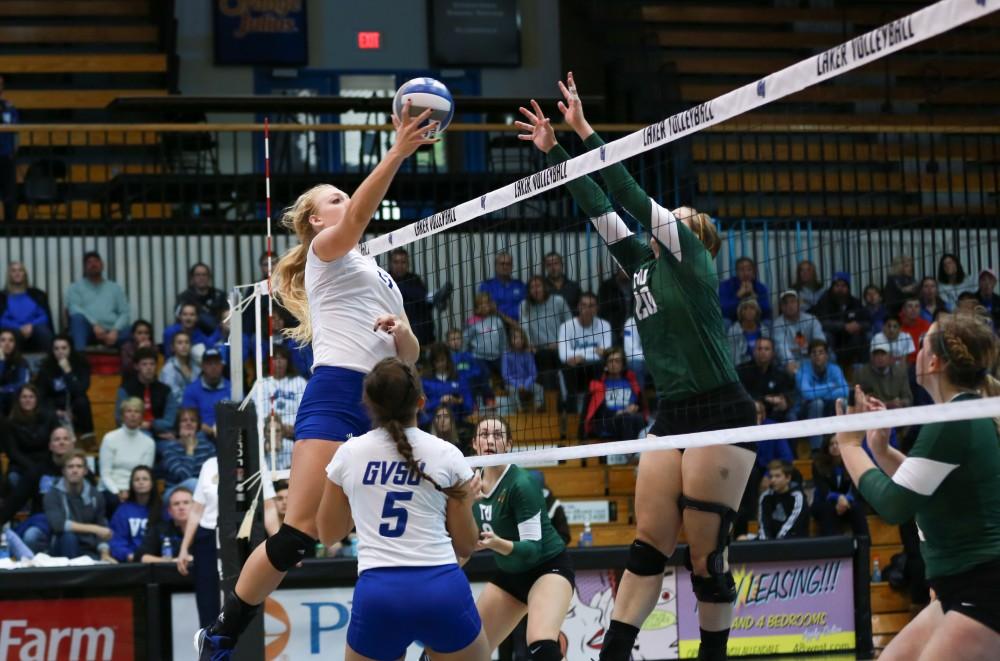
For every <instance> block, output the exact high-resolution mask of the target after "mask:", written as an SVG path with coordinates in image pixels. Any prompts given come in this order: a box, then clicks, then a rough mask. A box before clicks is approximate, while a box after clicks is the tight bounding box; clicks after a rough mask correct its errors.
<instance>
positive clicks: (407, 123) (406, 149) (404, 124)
mask: <svg viewBox="0 0 1000 661" xmlns="http://www.w3.org/2000/svg"><path fill="white" fill-rule="evenodd" d="M430 116H431V109H430V108H427V109H426V110H424V111H423V112H422V113H420V114H419V115H417V116H416V117H411V116H410V101H409V100H407V101H406V102H405V103H404V104H403V116H402V117H397V116H396V115H393V116H392V124H393V126H395V127H396V142H395V143H394V144H393V145H392V149H394V150H396V151H397V152H398V153H399V154H401V155H402V156H403V158H407V157H408V156H411V155H412V154H413V152H415V151H417V150H418V149H419V148H420V147H423V146H424V145H433V144H434V143H435V142H440V141H441V138H429V137H427V136H428V135H434V132H435V131H436V130H437V127H438V125H439V124H440V122H437V121H431V122H428V123H427V124H424V122H426V121H427V120H428V119H429V118H430Z"/></svg>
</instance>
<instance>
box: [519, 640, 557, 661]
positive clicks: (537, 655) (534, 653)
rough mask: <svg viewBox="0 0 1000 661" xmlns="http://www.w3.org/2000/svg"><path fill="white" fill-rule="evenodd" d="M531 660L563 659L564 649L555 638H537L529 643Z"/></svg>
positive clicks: (548, 660) (551, 660)
mask: <svg viewBox="0 0 1000 661" xmlns="http://www.w3.org/2000/svg"><path fill="white" fill-rule="evenodd" d="M528 653H529V654H530V655H531V661H562V658H563V654H562V649H561V648H560V647H559V643H558V642H557V641H555V640H536V641H535V642H533V643H528Z"/></svg>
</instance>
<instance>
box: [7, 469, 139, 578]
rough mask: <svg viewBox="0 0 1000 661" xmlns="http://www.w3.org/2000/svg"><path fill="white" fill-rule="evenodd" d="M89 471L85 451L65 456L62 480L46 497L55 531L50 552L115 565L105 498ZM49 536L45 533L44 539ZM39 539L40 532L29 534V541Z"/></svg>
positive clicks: (48, 514)
mask: <svg viewBox="0 0 1000 661" xmlns="http://www.w3.org/2000/svg"><path fill="white" fill-rule="evenodd" d="M87 472H88V471H87V458H86V455H84V453H83V451H81V450H70V451H69V452H67V453H66V454H65V455H64V456H63V467H62V478H61V479H60V480H59V481H58V482H56V483H55V485H54V486H53V487H52V488H51V489H49V492H48V493H47V494H45V518H46V521H47V523H48V526H49V528H50V529H51V531H52V541H51V544H50V545H49V550H50V552H51V554H52V555H54V556H56V557H65V558H76V557H79V556H81V555H86V556H89V557H91V558H93V559H94V560H104V561H106V562H113V560H112V558H111V551H110V547H109V545H108V542H109V541H110V540H111V537H112V532H111V528H109V527H108V519H107V515H106V514H105V502H104V496H103V494H101V492H100V490H99V489H98V488H97V487H96V486H95V485H93V484H91V483H90V482H89V481H88V479H87ZM126 493H127V492H126ZM36 530H37V529H36ZM47 536H48V535H47V534H46V533H44V532H43V534H42V537H43V538H45V537H47ZM37 538H38V535H37V534H36V533H32V532H30V531H29V532H28V533H26V534H25V541H26V542H27V541H29V540H32V541H35V540H37Z"/></svg>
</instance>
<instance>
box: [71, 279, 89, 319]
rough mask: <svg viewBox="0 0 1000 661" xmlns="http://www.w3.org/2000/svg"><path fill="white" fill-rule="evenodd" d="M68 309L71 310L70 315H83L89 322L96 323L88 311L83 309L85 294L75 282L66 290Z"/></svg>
mask: <svg viewBox="0 0 1000 661" xmlns="http://www.w3.org/2000/svg"><path fill="white" fill-rule="evenodd" d="M66 309H67V310H69V313H70V314H82V315H83V316H84V317H86V318H87V321H89V322H90V323H94V320H93V319H91V318H90V315H88V314H87V311H86V310H84V309H83V292H82V291H80V287H79V286H78V285H77V283H75V282H74V283H73V284H71V285H70V286H69V289H67V290H66Z"/></svg>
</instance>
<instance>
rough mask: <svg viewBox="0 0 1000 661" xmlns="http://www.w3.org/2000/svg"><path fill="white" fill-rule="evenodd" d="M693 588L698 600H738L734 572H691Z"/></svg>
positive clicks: (727, 602) (714, 601)
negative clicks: (710, 573)
mask: <svg viewBox="0 0 1000 661" xmlns="http://www.w3.org/2000/svg"><path fill="white" fill-rule="evenodd" d="M691 588H692V589H693V591H694V596H695V598H696V599H697V600H698V601H701V602H705V603H709V604H731V603H733V602H734V601H736V581H735V580H733V572H731V571H727V572H725V573H723V574H712V575H711V576H698V575H697V574H691Z"/></svg>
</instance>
